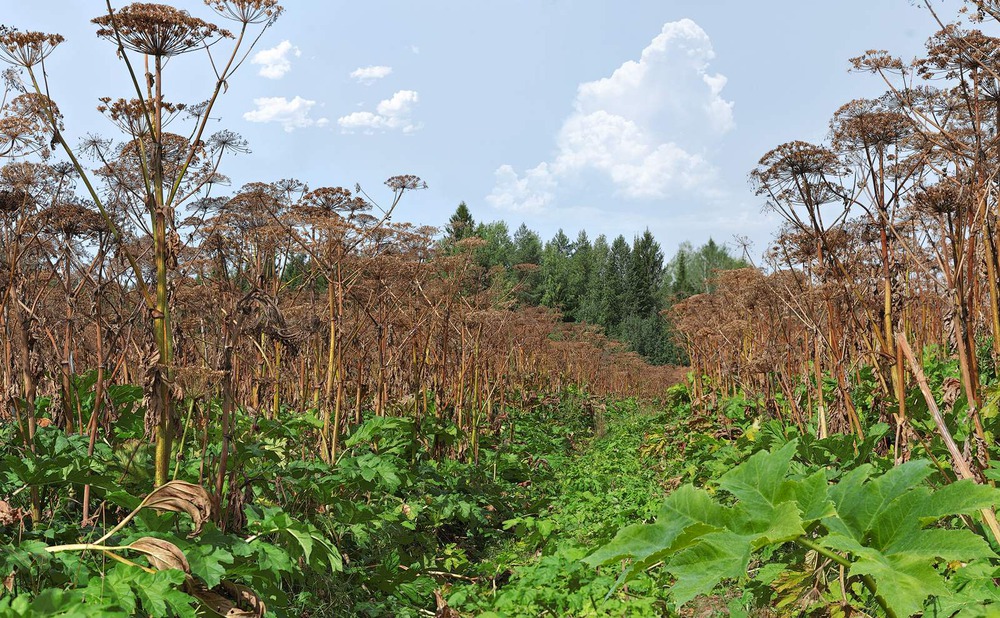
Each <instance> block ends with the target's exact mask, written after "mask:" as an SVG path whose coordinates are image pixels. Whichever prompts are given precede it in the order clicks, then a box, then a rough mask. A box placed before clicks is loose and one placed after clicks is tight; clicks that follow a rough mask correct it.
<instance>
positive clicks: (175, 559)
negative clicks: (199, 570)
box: [129, 536, 191, 573]
mask: <svg viewBox="0 0 1000 618" xmlns="http://www.w3.org/2000/svg"><path fill="white" fill-rule="evenodd" d="M129 548H131V549H134V550H135V551H138V552H142V553H144V554H146V557H147V558H148V559H149V563H150V564H151V565H153V568H154V569H156V570H158V571H163V570H165V569H180V570H182V571H184V572H185V573H190V572H191V565H189V564H188V561H187V556H185V555H184V552H182V551H181V550H180V548H179V547H177V546H176V545H174V544H173V543H171V542H170V541H164V540H163V539H157V538H154V537H151V536H144V537H142V538H141V539H138V540H136V541H133V542H132V544H131V545H129Z"/></svg>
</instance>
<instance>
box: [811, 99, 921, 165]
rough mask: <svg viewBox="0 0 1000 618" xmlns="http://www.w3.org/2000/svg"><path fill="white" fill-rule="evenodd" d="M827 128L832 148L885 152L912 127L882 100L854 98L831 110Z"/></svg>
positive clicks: (907, 120) (900, 114)
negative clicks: (830, 118) (831, 113)
mask: <svg viewBox="0 0 1000 618" xmlns="http://www.w3.org/2000/svg"><path fill="white" fill-rule="evenodd" d="M830 132H831V134H832V136H833V146H834V148H838V149H844V150H858V149H869V148H871V149H874V150H876V151H879V152H885V149H886V148H888V147H890V146H893V145H897V144H899V143H900V142H901V141H902V140H903V139H905V138H906V137H907V136H909V135H910V134H911V133H912V132H913V128H912V123H911V121H910V120H909V118H907V117H906V115H904V114H902V113H901V112H898V111H895V110H892V109H889V107H888V106H887V105H886V104H885V102H884V101H880V100H872V99H855V100H854V101H851V102H850V103H847V104H846V105H844V106H842V107H841V108H840V109H838V110H837V111H836V112H835V113H834V114H833V120H831V121H830Z"/></svg>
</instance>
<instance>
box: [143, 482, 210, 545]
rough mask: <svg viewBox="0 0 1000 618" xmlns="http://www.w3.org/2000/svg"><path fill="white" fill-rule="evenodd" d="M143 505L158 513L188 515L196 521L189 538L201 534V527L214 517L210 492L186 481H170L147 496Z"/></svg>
mask: <svg viewBox="0 0 1000 618" xmlns="http://www.w3.org/2000/svg"><path fill="white" fill-rule="evenodd" d="M142 505H143V506H145V507H149V508H151V509H156V510H158V511H169V512H173V513H180V512H184V513H187V514H188V515H190V516H191V519H192V520H193V521H194V530H193V531H192V532H191V534H190V535H189V536H196V535H198V534H199V533H201V527H202V526H203V525H204V524H205V522H206V521H208V519H209V518H210V517H211V516H212V499H211V497H210V496H209V495H208V492H207V491H205V489H204V488H202V487H201V486H199V485H194V484H192V483H187V482H185V481H170V482H169V483H166V484H164V485H161V486H160V487H157V488H156V489H155V490H154V491H153V493H151V494H149V495H148V496H146V499H145V500H143V503H142Z"/></svg>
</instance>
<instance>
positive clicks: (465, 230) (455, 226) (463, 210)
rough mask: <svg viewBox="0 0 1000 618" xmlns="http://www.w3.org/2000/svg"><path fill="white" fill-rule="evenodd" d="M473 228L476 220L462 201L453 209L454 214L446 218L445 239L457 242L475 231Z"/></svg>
mask: <svg viewBox="0 0 1000 618" xmlns="http://www.w3.org/2000/svg"><path fill="white" fill-rule="evenodd" d="M475 229H476V221H475V219H473V218H472V213H471V212H469V207H468V206H467V205H466V204H465V202H464V201H463V202H461V203H459V205H458V208H456V209H455V214H453V215H452V216H451V217H450V218H449V219H448V225H447V227H445V235H446V239H447V241H450V242H451V243H454V242H458V241H459V240H462V239H463V238H468V237H469V236H472V235H473V234H474V233H475Z"/></svg>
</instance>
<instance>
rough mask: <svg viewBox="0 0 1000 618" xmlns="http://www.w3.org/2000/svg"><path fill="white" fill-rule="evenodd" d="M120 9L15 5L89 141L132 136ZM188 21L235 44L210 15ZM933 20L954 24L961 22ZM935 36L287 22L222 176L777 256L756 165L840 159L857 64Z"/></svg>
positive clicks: (805, 25)
mask: <svg viewBox="0 0 1000 618" xmlns="http://www.w3.org/2000/svg"><path fill="white" fill-rule="evenodd" d="M113 4H114V5H115V6H116V7H120V6H122V3H120V2H113ZM103 5H104V2H103V0H32V1H31V2H27V1H24V0H0V9H2V14H3V18H2V20H3V22H4V23H5V24H7V25H11V26H16V27H18V28H21V29H29V30H41V31H48V32H59V33H61V34H63V35H64V36H65V37H66V39H67V41H66V42H65V43H64V44H63V45H61V46H60V47H59V48H58V49H57V50H56V51H55V53H54V54H53V55H52V56H51V57H50V58H49V59H48V61H47V68H48V70H49V74H50V83H51V86H52V94H53V98H54V99H55V100H56V102H57V103H58V104H59V105H60V107H61V108H62V110H63V112H64V114H65V115H66V117H67V134H68V135H69V136H70V142H71V143H73V137H74V136H75V137H77V138H79V137H81V136H83V135H85V134H87V133H90V132H102V133H107V134H109V135H110V134H111V133H112V132H113V130H112V127H111V126H110V125H109V124H108V123H107V122H106V121H105V120H104V119H103V118H102V117H101V116H100V115H99V114H98V113H97V112H96V111H95V110H94V108H95V107H96V105H97V104H98V101H97V99H98V97H101V96H111V97H114V98H117V97H128V96H131V95H130V91H129V84H128V82H126V81H125V75H124V71H123V67H122V66H121V65H120V62H118V61H117V60H116V58H115V53H114V50H113V47H112V46H111V45H110V44H109V43H107V42H105V41H100V40H98V39H97V38H96V37H95V36H94V27H93V26H92V25H91V24H90V23H89V20H90V19H91V18H92V17H96V16H98V15H99V14H101V13H102V8H103ZM174 5H175V6H178V7H179V8H183V9H186V10H189V11H190V12H191V13H192V14H194V15H196V16H199V17H202V18H205V19H211V20H213V21H216V22H218V23H220V25H224V24H222V23H221V20H218V19H217V16H216V15H215V14H214V13H213V12H212V11H211V10H209V9H208V8H207V7H205V6H204V5H203V4H202V3H201V2H196V1H191V0H184V1H182V2H177V3H174ZM935 6H936V7H938V8H939V9H940V11H941V14H942V15H943V16H945V17H947V18H951V17H953V16H954V14H955V11H954V9H955V8H956V7H957V3H956V2H955V1H954V0H945V1H940V0H939V1H938V2H937V3H936V4H935ZM936 29H937V26H936V24H935V22H934V21H933V18H932V17H931V16H930V14H929V13H928V12H927V11H926V10H922V9H920V8H918V7H915V6H913V3H911V2H909V1H907V0H840V1H838V2H814V1H801V0H780V1H779V0H762V1H758V2H745V1H739V0H700V1H695V0H628V1H624V0H619V1H618V2H611V1H597V0H575V1H571V0H504V1H499V0H498V1H494V2H470V1H461V0H449V1H445V0H425V1H421V2H413V1H402V0H396V1H388V0H375V1H367V2H340V1H333V2H326V1H308V2H306V1H299V2H288V3H286V13H285V14H284V15H283V16H282V17H281V18H280V19H279V20H278V21H277V23H276V24H275V25H274V26H273V27H272V28H271V29H270V30H269V31H268V32H267V33H266V34H265V35H264V37H263V38H262V39H261V41H260V43H259V44H258V46H257V47H256V48H255V51H254V55H253V56H252V57H251V60H254V61H256V62H248V63H247V64H246V65H244V66H243V67H242V68H241V69H240V71H239V72H238V73H237V74H236V76H235V78H234V79H233V80H232V82H231V84H230V88H229V90H228V92H227V93H226V95H225V97H224V98H223V100H222V103H221V105H220V106H219V107H218V108H217V112H216V114H214V115H215V116H218V117H219V118H220V121H219V122H218V123H217V127H218V128H219V129H221V128H229V129H232V130H234V131H236V132H238V133H240V134H242V135H243V136H244V137H245V138H247V139H248V140H249V142H250V146H251V148H252V149H253V153H252V154H249V155H243V156H240V157H238V158H234V159H230V160H229V161H228V162H227V163H225V164H224V168H223V170H222V171H223V172H224V173H226V174H227V175H229V176H230V177H231V178H232V179H233V187H232V188H233V189H235V188H237V187H238V186H239V185H241V184H242V183H244V182H250V181H258V180H260V181H271V180H278V179H281V178H290V177H291V178H298V179H300V180H303V181H305V182H307V183H308V184H309V185H310V186H312V187H318V186H324V185H326V186H338V185H340V186H345V187H349V188H351V187H353V186H354V185H355V183H360V184H361V185H362V186H363V187H364V188H365V189H366V190H367V191H368V192H369V193H370V194H371V195H372V197H374V198H376V199H378V198H379V197H380V196H381V197H383V198H384V197H386V195H387V193H386V191H385V190H384V187H382V184H381V183H382V181H383V180H385V179H386V178H388V177H389V176H393V175H397V174H404V173H412V174H416V175H418V176H420V177H422V178H423V179H424V180H426V181H427V183H428V185H429V188H428V190H426V191H422V192H416V193H413V194H410V195H408V196H407V197H406V198H405V200H404V202H403V203H402V204H401V206H400V207H399V210H398V211H397V215H396V217H395V218H396V219H397V220H406V221H412V222H414V223H418V224H429V225H436V226H442V225H444V224H445V223H446V221H447V218H448V216H449V215H450V214H451V213H452V212H453V211H454V209H455V207H456V206H457V204H458V203H459V201H462V200H464V201H466V202H467V203H468V205H469V207H470V209H471V210H472V213H473V216H474V217H475V218H476V219H477V220H487V221H489V220H497V219H503V220H505V221H507V222H508V224H509V225H510V227H511V230H512V231H513V229H514V228H516V227H517V226H518V225H519V224H520V223H521V222H522V221H523V222H526V223H527V224H528V226H529V227H532V228H533V229H536V230H537V231H539V232H540V233H541V234H542V236H543V238H549V237H551V236H552V235H553V234H554V233H555V231H556V230H557V229H559V228H562V229H564V230H565V231H566V233H567V234H569V235H570V236H571V237H575V236H576V233H577V231H579V230H580V229H586V230H587V232H588V233H589V234H590V236H591V238H593V237H595V236H597V235H598V234H601V233H604V234H607V235H608V236H609V237H613V236H615V235H618V234H625V235H626V237H627V238H631V237H632V236H633V235H634V234H636V233H641V231H642V230H643V229H644V228H646V227H648V228H649V229H650V230H651V231H652V232H653V233H654V235H655V236H656V237H657V238H658V239H659V240H660V242H661V244H662V245H663V248H664V251H665V253H667V255H668V257H669V255H671V254H672V253H673V252H674V250H675V249H676V247H677V245H678V244H679V243H681V242H682V241H685V240H690V241H692V242H694V243H695V244H700V243H701V242H704V241H705V240H707V239H708V238H709V236H713V237H714V238H715V239H716V240H717V241H721V242H732V239H733V236H734V235H736V234H739V235H744V236H747V237H749V238H750V239H751V240H752V241H753V242H754V249H755V252H756V254H759V253H761V252H762V251H763V250H764V249H765V248H766V245H767V242H768V240H769V239H770V237H771V234H772V233H773V232H774V230H775V229H776V227H777V221H776V220H775V219H773V218H770V217H768V216H765V215H763V214H762V213H761V208H760V207H761V202H760V200H759V199H758V198H756V197H754V196H753V194H752V193H751V192H750V190H749V189H748V187H747V183H746V178H747V174H748V172H749V171H750V170H751V169H752V168H753V166H754V164H755V163H756V161H757V160H758V159H759V158H760V156H761V155H762V154H764V153H765V152H766V151H767V150H769V149H770V148H772V147H774V146H777V145H778V144H780V143H783V142H786V141H789V140H793V139H803V140H807V141H820V140H822V139H823V138H824V137H825V135H826V131H827V122H828V120H829V118H830V116H831V114H832V113H833V112H834V111H835V110H836V109H837V108H838V107H839V106H840V105H841V104H843V103H846V102H847V101H849V100H851V99H854V98H858V97H863V96H877V95H878V94H881V93H882V91H883V88H882V85H881V83H880V82H879V81H878V80H877V79H876V78H874V77H872V76H869V75H858V74H849V73H848V72H847V68H848V62H847V59H848V58H849V57H851V56H854V55H858V54H859V53H861V52H863V51H865V50H867V49H872V48H878V49H888V50H890V51H892V52H893V53H896V54H898V55H901V56H903V57H904V59H909V58H912V57H913V56H914V55H917V54H919V53H920V51H921V49H922V46H923V42H924V40H925V39H926V37H927V36H929V35H930V34H931V33H933V32H934V31H935V30H936ZM257 54H260V55H259V56H258V55H257ZM212 85H213V84H212V78H211V74H210V73H209V72H208V71H207V70H206V68H205V66H204V62H203V57H202V56H200V55H199V54H187V55H184V56H182V57H179V58H176V59H174V60H171V64H170V65H169V66H168V68H167V74H166V78H165V83H164V86H165V90H166V92H167V98H168V99H170V100H172V101H174V102H197V101H200V100H203V99H204V98H206V97H207V96H208V94H209V93H210V90H211V87H212Z"/></svg>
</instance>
